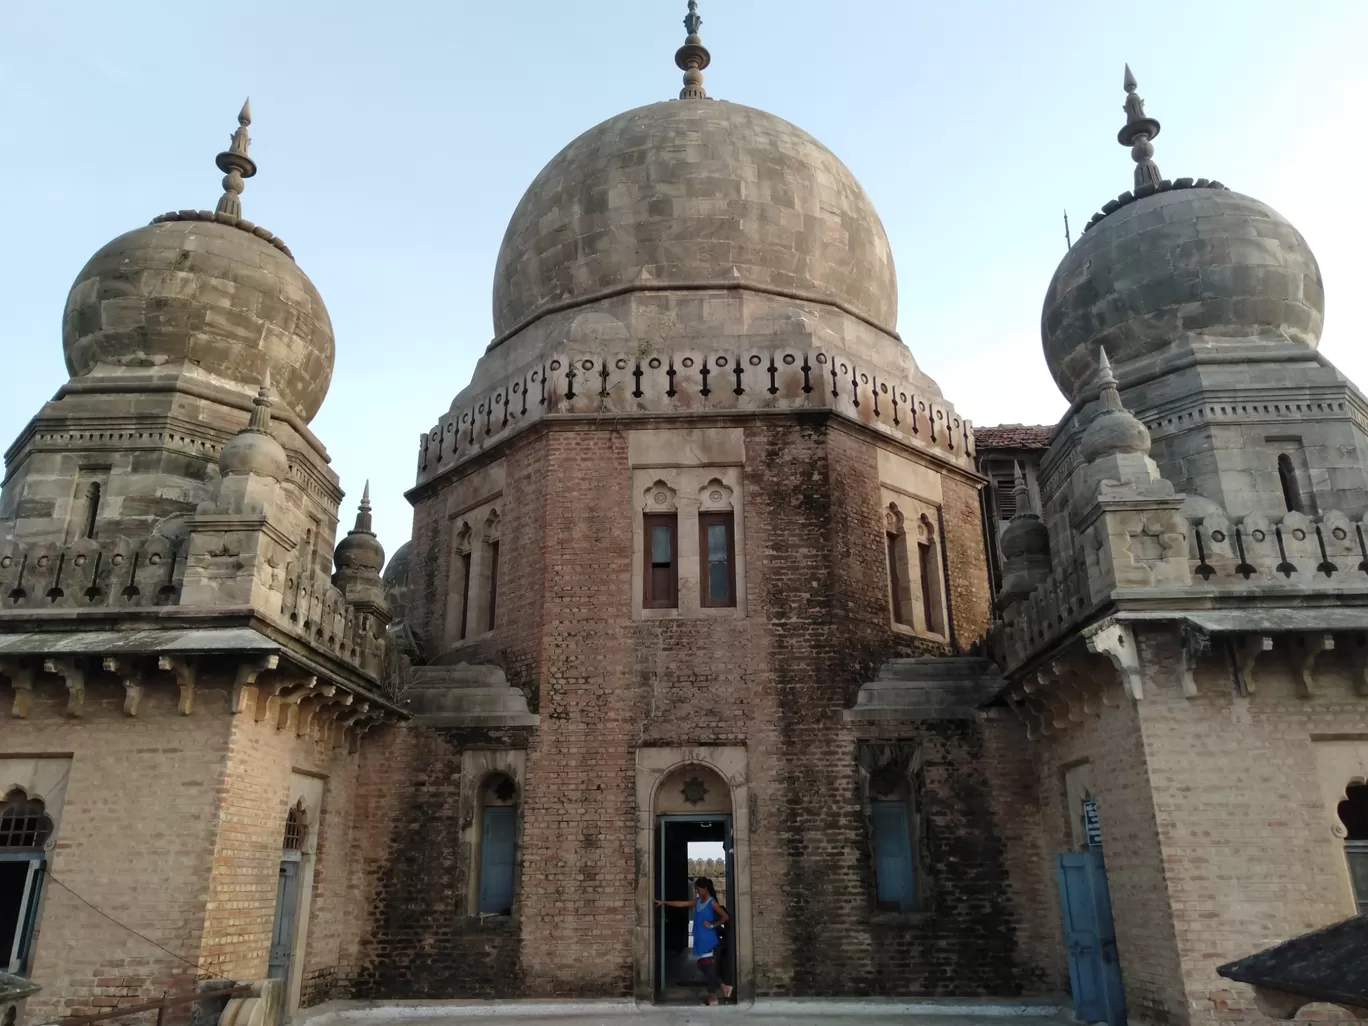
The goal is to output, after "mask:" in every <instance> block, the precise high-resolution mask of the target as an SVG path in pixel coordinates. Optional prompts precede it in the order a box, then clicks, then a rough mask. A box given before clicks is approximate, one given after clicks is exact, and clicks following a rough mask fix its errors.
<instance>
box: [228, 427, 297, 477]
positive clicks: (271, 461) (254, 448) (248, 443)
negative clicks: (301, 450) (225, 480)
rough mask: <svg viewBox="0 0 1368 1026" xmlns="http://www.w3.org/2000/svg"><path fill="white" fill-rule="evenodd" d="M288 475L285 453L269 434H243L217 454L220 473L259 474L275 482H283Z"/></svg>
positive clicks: (233, 438)
mask: <svg viewBox="0 0 1368 1026" xmlns="http://www.w3.org/2000/svg"><path fill="white" fill-rule="evenodd" d="M288 472H289V459H288V458H287V457H286V455H285V449H284V447H282V446H281V444H280V443H279V442H277V441H276V440H275V439H274V438H272V437H271V436H270V435H268V434H263V433H262V432H260V431H251V430H247V431H242V432H239V433H238V434H236V435H234V436H233V437H232V438H230V439H228V441H227V442H226V443H224V446H223V451H222V452H220V453H219V473H220V474H222V475H224V476H225V477H226V476H228V475H229V474H258V475H260V476H261V477H269V478H272V479H274V480H276V481H284V480H285V476H286V474H287V473H288Z"/></svg>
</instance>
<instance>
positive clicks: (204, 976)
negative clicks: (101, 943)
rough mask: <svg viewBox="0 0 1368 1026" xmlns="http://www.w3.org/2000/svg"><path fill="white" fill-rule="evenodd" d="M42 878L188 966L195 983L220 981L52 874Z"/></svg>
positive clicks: (195, 963)
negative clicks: (192, 973) (193, 971)
mask: <svg viewBox="0 0 1368 1026" xmlns="http://www.w3.org/2000/svg"><path fill="white" fill-rule="evenodd" d="M44 876H46V877H47V879H48V880H49V881H51V882H52V883H55V884H56V885H57V886H58V887H60V888H62V890H64V891H66V892H67V893H68V894H70V895H71V896H72V897H73V898H75V899H76V900H77V901H79V902H80V903H81V904H83V905H85V906H86V907H87V908H89V909H90V910H91V911H92V912H95V913H97V914H99V915H101V916H104V917H105V918H106V919H108V920H109V921H110V922H111V923H113V924H114V925H115V926H117V927H119V928H120V929H122V930H127V931H128V932H129V933H131V934H132V935H133V936H135V937H138V938H140V939H142V940H145V941H147V943H148V944H151V945H152V946H153V947H154V948H156V949H157V950H158V951H164V952H166V953H167V954H168V955H170V956H171V957H172V958H174V959H176V960H178V961H180V962H184V963H185V964H186V965H188V966H190V967H191V968H192V969H194V970H195V980H196V982H198V981H200V980H218V979H222V977H220V976H215V975H213V974H211V973H206V972H204V970H203V969H201V968H200V966H199V963H198V962H192V961H190V959H188V958H186V957H185V956H183V955H178V954H176V953H175V952H174V951H172V950H171V949H170V948H167V947H163V946H162V945H161V944H158V943H157V942H156V941H154V940H153V939H152V938H151V937H149V936H147V934H145V933H139V932H138V931H137V930H135V929H133V927H131V926H129V925H128V924H127V923H121V922H119V921H118V920H117V919H115V918H114V917H113V916H111V915H110V914H109V913H108V912H106V911H105V910H104V909H102V908H99V907H97V906H96V905H95V904H94V903H93V902H92V901H90V900H89V899H88V898H85V897H83V896H82V895H81V894H79V893H77V892H76V891H75V890H73V889H72V888H71V887H70V886H69V885H67V884H66V883H64V882H63V881H61V880H58V879H57V877H56V876H54V875H53V874H52V873H50V872H49V873H45V874H44Z"/></svg>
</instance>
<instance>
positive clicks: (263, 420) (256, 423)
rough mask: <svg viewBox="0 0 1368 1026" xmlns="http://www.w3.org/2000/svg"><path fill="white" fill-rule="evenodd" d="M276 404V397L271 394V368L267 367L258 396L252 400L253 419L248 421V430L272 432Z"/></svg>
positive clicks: (264, 432)
mask: <svg viewBox="0 0 1368 1026" xmlns="http://www.w3.org/2000/svg"><path fill="white" fill-rule="evenodd" d="M274 405H275V397H274V396H273V395H272V394H271V368H269V367H267V368H266V373H265V375H264V376H263V377H262V379H261V387H260V388H259V389H257V394H256V397H255V398H254V399H253V400H252V419H251V420H249V421H248V422H247V427H246V428H245V430H247V431H255V432H256V433H257V434H261V435H269V434H270V433H271V407H272V406H274Z"/></svg>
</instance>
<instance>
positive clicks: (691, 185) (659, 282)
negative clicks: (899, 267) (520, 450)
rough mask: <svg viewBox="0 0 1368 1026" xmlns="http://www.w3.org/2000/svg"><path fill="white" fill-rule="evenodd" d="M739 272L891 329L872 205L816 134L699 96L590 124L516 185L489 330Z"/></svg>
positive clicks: (889, 280)
mask: <svg viewBox="0 0 1368 1026" xmlns="http://www.w3.org/2000/svg"><path fill="white" fill-rule="evenodd" d="M708 283H717V284H718V285H719V286H725V287H737V286H738V285H740V286H742V287H745V286H751V287H754V288H756V289H759V290H763V291H770V292H778V293H780V294H785V295H792V296H794V297H795V298H800V299H805V300H808V301H814V302H819V303H828V304H830V305H832V306H836V307H839V308H841V309H844V310H845V311H847V312H848V313H852V314H855V315H856V316H858V317H860V318H862V319H864V320H866V321H870V322H872V323H874V324H875V325H877V326H879V327H882V328H884V329H886V330H888V331H892V330H893V328H894V326H895V322H896V321H897V314H898V298H897V297H898V290H897V278H896V275H895V274H894V270H893V257H892V254H891V253H890V251H889V247H888V237H887V236H886V235H885V234H884V229H883V224H882V223H881V222H880V221H879V215H878V213H877V212H875V210H874V206H873V204H871V203H870V201H869V197H868V196H866V195H865V191H864V189H862V188H861V187H860V183H859V182H858V181H856V180H855V176H854V175H852V174H851V173H850V171H849V169H848V168H846V166H845V165H844V164H842V163H841V162H840V160H838V159H837V158H836V156H835V155H834V154H833V153H832V152H831V151H830V150H828V149H827V148H826V147H825V146H823V145H822V144H821V143H819V142H818V141H817V140H816V139H814V138H812V136H810V135H808V134H807V133H806V132H804V131H803V130H802V129H800V128H797V127H796V126H794V125H791V124H789V123H788V122H787V121H784V120H783V119H782V118H777V117H775V116H774V115H772V114H767V113H765V112H764V111H760V110H755V109H753V108H751V107H743V106H741V105H739V104H735V103H727V102H725V101H722V100H710V99H685V100H671V101H668V102H665V103H655V104H651V105H650V106H647V107H638V108H637V109H635V110H629V111H627V112H626V113H623V114H619V115H617V116H616V117H613V118H609V119H608V120H607V121H605V122H603V123H602V124H600V125H598V126H596V127H595V128H591V129H590V130H589V131H587V132H585V133H584V134H583V135H581V136H580V137H579V138H578V139H576V140H575V141H574V142H572V143H570V145H569V146H567V147H565V149H563V150H561V152H560V153H558V154H557V155H556V156H555V157H554V158H553V159H552V160H551V162H550V163H549V164H547V165H546V167H545V168H544V169H543V170H542V172H541V174H539V175H538V176H537V177H536V179H535V180H534V181H533V182H532V184H531V185H530V186H529V187H528V189H527V192H526V194H525V195H524V196H523V198H522V201H521V202H520V203H519V204H518V208H517V210H515V211H514V213H513V218H512V220H511V221H510V222H509V224H508V231H507V232H506V233H505V234H504V240H503V246H502V248H501V249H500V251H499V261H498V266H497V268H496V270H495V274H494V331H495V334H496V336H499V337H504V336H506V335H508V334H510V333H511V332H513V331H515V330H517V329H518V328H519V327H520V326H521V325H522V324H524V323H525V322H527V321H529V320H530V319H532V318H534V317H536V316H537V315H539V314H542V313H545V312H548V311H549V310H552V309H559V308H563V307H565V306H570V305H576V304H577V303H579V302H589V301H592V300H593V299H595V298H599V297H601V296H603V295H604V294H605V293H611V292H613V291H621V290H625V289H630V288H633V287H646V288H669V287H686V288H699V287H704V286H706V285H707V284H708Z"/></svg>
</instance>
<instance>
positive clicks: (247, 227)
mask: <svg viewBox="0 0 1368 1026" xmlns="http://www.w3.org/2000/svg"><path fill="white" fill-rule="evenodd" d="M250 122H251V114H250V110H249V108H248V107H247V106H246V105H244V106H243V109H242V113H241V114H239V115H238V123H239V128H238V130H237V131H236V132H234V133H233V136H232V140H231V142H230V145H229V148H228V150H226V151H225V152H223V153H220V154H219V155H218V158H217V164H218V167H219V169H220V170H222V171H224V172H225V176H224V179H223V187H224V194H223V197H222V199H220V200H219V204H218V208H217V210H215V211H212V212H211V211H191V210H184V211H180V212H178V213H173V214H165V215H163V216H162V217H159V218H157V219H156V220H155V221H154V222H153V223H152V224H149V225H146V226H144V227H142V228H135V229H134V230H133V231H131V232H126V233H125V234H123V235H120V236H119V237H118V238H117V239H114V240H113V241H112V242H110V243H108V244H106V245H105V246H103V247H102V248H101V249H100V250H99V251H98V252H97V253H96V254H95V255H94V256H93V257H91V258H90V260H89V261H88V262H87V263H86V265H85V267H83V268H82V269H81V273H80V274H78V275H77V276H76V281H75V283H74V284H73V285H72V286H71V292H70V293H69V294H68V295H67V302H66V312H65V313H64V315H63V318H62V349H63V352H64V354H65V356H66V365H67V371H68V372H69V373H70V374H71V375H72V376H73V377H82V376H84V375H87V374H91V373H93V372H95V371H96V370H97V369H99V368H102V367H111V368H112V367H149V368H151V367H166V366H171V367H175V366H177V365H182V366H192V367H195V368H198V369H199V370H200V371H201V372H203V373H204V374H206V375H207V376H208V377H210V378H211V379H215V380H217V381H218V382H219V383H221V384H223V385H226V386H228V387H230V388H238V389H241V390H244V391H248V392H251V393H255V392H256V389H257V386H258V385H259V384H260V382H261V381H262V380H263V379H264V378H265V377H266V375H267V372H269V374H270V379H271V382H272V383H273V385H274V387H275V390H276V394H277V396H278V398H279V399H280V401H281V402H282V403H283V404H284V405H285V406H286V407H287V408H288V409H290V410H292V411H293V412H294V413H296V414H298V415H299V416H300V417H302V418H303V419H304V420H305V421H308V420H311V419H312V418H313V416H314V414H316V413H317V412H318V409H319V407H320V406H322V405H323V399H324V397H325V396H326V395H327V393H328V385H329V383H330V382H331V380H332V370H333V358H334V349H335V347H334V342H333V331H332V322H331V321H330V320H329V318H328V311H327V308H326V307H325V306H324V305H323V299H322V297H321V296H320V295H319V294H318V290H317V289H316V288H314V285H313V282H311V281H310V280H309V278H308V276H307V275H306V274H305V273H304V272H303V271H301V270H300V269H299V267H298V265H297V264H296V263H295V262H294V258H293V257H292V256H291V255H290V251H289V250H288V249H286V248H285V246H284V245H283V244H282V243H281V242H280V240H279V239H277V238H275V237H274V236H273V235H272V234H271V233H270V232H268V231H266V230H265V229H263V228H260V227H258V226H256V225H254V224H252V222H250V221H247V220H244V219H243V218H242V216H241V215H242V208H241V204H240V200H239V198H238V196H239V194H240V193H241V192H242V188H243V179H244V178H250V177H251V176H252V175H254V174H255V173H256V164H255V163H254V162H253V161H252V160H251V158H250V157H248V156H247V147H248V143H249V139H248V137H247V125H248V124H250Z"/></svg>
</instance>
